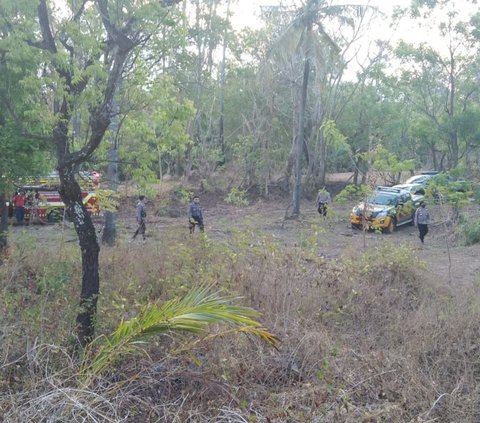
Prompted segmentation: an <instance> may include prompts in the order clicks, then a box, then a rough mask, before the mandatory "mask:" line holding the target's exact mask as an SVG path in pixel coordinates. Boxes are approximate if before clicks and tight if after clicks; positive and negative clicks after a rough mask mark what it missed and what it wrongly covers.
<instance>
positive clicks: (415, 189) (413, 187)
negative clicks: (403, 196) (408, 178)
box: [392, 175, 425, 202]
mask: <svg viewBox="0 0 480 423" xmlns="http://www.w3.org/2000/svg"><path fill="white" fill-rule="evenodd" d="M420 176H424V175H420ZM392 188H397V189H401V190H402V191H408V192H409V193H410V194H411V196H412V200H413V201H414V202H417V201H419V200H421V199H422V198H423V196H424V195H425V186H424V185H422V184H420V183H410V184H407V183H405V184H399V185H394V186H393V187H392Z"/></svg>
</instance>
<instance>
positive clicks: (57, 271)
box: [38, 261, 73, 292]
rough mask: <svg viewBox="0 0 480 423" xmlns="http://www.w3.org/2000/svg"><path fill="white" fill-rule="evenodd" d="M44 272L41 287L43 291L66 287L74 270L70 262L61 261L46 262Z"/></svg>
mask: <svg viewBox="0 0 480 423" xmlns="http://www.w3.org/2000/svg"><path fill="white" fill-rule="evenodd" d="M42 273H43V274H42V276H41V278H40V280H39V284H38V285H39V288H40V289H41V291H42V292H51V291H59V290H61V289H62V288H64V287H65V285H67V284H68V283H69V282H70V279H71V277H72V273H73V270H72V267H71V265H70V263H68V262H65V261H60V262H51V263H48V264H46V265H45V267H44V268H43V272H42Z"/></svg>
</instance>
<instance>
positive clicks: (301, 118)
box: [292, 23, 311, 216]
mask: <svg viewBox="0 0 480 423" xmlns="http://www.w3.org/2000/svg"><path fill="white" fill-rule="evenodd" d="M310 31H311V23H310ZM307 54H308V53H307ZM309 74H310V59H309V58H308V56H307V57H306V58H305V65H304V68H303V82H302V92H301V96H300V110H299V114H298V130H297V137H296V139H295V184H294V186H293V212H292V214H293V216H298V215H299V214H300V200H301V191H302V158H303V143H304V139H305V111H306V107H307V90H308V77H309Z"/></svg>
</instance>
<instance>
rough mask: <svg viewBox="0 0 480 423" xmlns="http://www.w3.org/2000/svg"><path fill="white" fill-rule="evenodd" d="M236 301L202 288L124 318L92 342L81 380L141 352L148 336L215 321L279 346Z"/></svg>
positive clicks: (196, 329)
mask: <svg viewBox="0 0 480 423" xmlns="http://www.w3.org/2000/svg"><path fill="white" fill-rule="evenodd" d="M237 300H238V297H228V296H220V295H219V294H218V293H210V290H209V289H208V288H204V287H202V288H197V289H193V290H192V291H190V292H189V293H188V294H187V295H186V296H185V297H183V298H181V299H178V298H176V299H172V300H170V301H167V302H166V303H164V304H163V305H161V306H159V305H157V304H149V305H147V306H145V307H144V308H143V309H142V310H141V311H140V313H139V314H138V315H137V316H136V317H134V318H133V319H130V320H127V321H123V320H122V322H121V323H120V325H119V326H118V327H117V329H116V330H115V331H114V332H113V333H112V334H111V335H110V336H108V337H99V338H97V340H96V341H95V342H93V343H92V345H91V346H90V347H89V349H88V351H87V353H86V354H85V358H84V361H83V365H82V371H81V374H82V377H81V379H82V381H83V382H84V383H85V385H89V384H90V383H91V382H92V381H93V380H94V379H95V378H96V377H97V376H99V375H100V374H101V373H103V372H105V371H106V370H108V369H109V368H110V367H111V366H112V365H113V364H114V362H115V361H116V360H117V359H118V358H119V357H120V356H122V355H126V354H131V353H133V352H135V351H138V350H139V345H140V344H142V343H144V342H145V341H146V340H147V338H149V337H152V336H155V335H161V334H165V333H172V332H191V333H195V334H207V333H208V332H209V326H210V325H212V324H224V325H227V326H230V327H232V329H233V330H230V331H229V332H230V333H231V332H233V333H246V334H252V335H254V336H257V337H259V338H260V339H263V340H264V341H266V342H267V343H269V344H270V345H272V346H274V347H277V345H278V342H279V340H278V338H277V337H276V336H275V335H273V334H272V333H270V332H268V331H267V330H266V329H265V328H263V327H262V325H261V324H260V323H259V322H257V321H256V320H254V319H255V318H256V317H258V316H259V313H258V312H257V311H255V310H253V309H251V308H249V307H243V306H239V305H235V304H234V302H235V301H237ZM223 334H224V333H221V334H212V335H211V336H218V335H223ZM94 351H95V352H94Z"/></svg>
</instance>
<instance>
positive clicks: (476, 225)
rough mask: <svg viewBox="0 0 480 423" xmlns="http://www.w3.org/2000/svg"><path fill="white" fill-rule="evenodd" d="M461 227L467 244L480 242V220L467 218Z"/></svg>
mask: <svg viewBox="0 0 480 423" xmlns="http://www.w3.org/2000/svg"><path fill="white" fill-rule="evenodd" d="M460 228H461V232H462V234H463V236H464V238H465V245H467V246H468V245H474V244H478V243H480V220H474V219H466V220H464V221H463V222H462V224H461V227H460Z"/></svg>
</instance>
